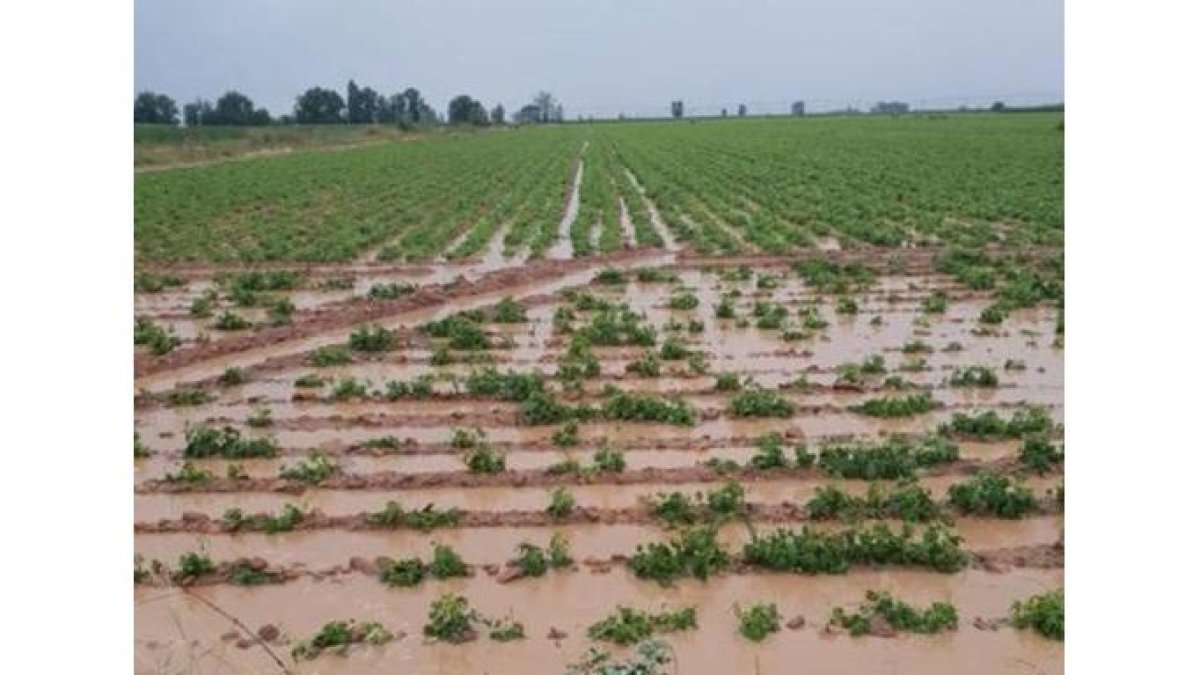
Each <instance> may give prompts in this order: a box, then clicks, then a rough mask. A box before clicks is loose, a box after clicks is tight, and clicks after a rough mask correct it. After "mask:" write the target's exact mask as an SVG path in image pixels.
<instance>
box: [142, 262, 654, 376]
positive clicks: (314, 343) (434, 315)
mask: <svg viewBox="0 0 1200 675" xmlns="http://www.w3.org/2000/svg"><path fill="white" fill-rule="evenodd" d="M672 260H673V257H672V256H670V255H663V256H659V257H644V258H636V259H631V260H624V261H616V262H612V263H609V264H608V265H607V266H610V267H615V268H617V269H630V268H633V267H642V266H646V265H651V266H655V265H662V264H665V263H669V262H671V261H672ZM597 269H598V268H597ZM597 269H591V268H585V269H581V270H579V271H577V272H572V273H568V274H564V275H563V276H561V277H558V278H555V279H553V280H551V281H546V282H541V283H531V284H527V285H519V286H514V287H512V288H508V289H504V290H502V291H490V292H486V293H480V294H478V295H474V296H468V297H465V298H461V299H459V300H457V301H456V303H455V304H454V305H453V306H442V307H431V308H422V309H418V310H413V311H411V312H403V313H401V314H399V315H397V316H395V317H392V318H389V319H384V320H380V321H377V322H375V323H376V324H378V325H380V326H382V327H384V328H388V329H393V330H394V329H396V328H399V327H401V326H414V325H417V324H420V323H423V322H425V321H433V320H437V319H441V318H444V317H445V316H448V315H449V314H451V313H454V312H458V311H462V310H468V309H476V308H480V307H486V306H488V305H492V304H495V303H496V302H499V301H500V300H501V299H502V298H504V297H505V296H512V297H513V298H514V299H516V300H521V299H523V298H525V297H529V296H533V295H539V294H543V293H555V292H558V291H560V290H562V289H565V288H571V287H573V286H579V285H582V284H584V283H587V282H588V281H590V280H591V278H592V277H593V276H595V273H596V271H597ZM350 332H351V329H350V328H340V329H335V330H330V331H327V332H324V333H320V334H318V335H314V336H312V337H307V338H301V339H298V340H292V341H288V342H286V343H282V344H280V345H272V346H269V347H259V348H254V349H249V350H246V351H244V352H240V353H238V354H236V355H231V356H223V357H217V358H213V359H211V360H209V361H205V362H203V363H199V364H195V365H192V366H187V367H183V368H178V369H175V370H171V371H166V372H162V373H157V374H155V375H148V376H145V377H142V378H139V379H138V380H137V381H136V382H135V386H137V387H138V388H139V389H141V388H144V389H147V390H149V391H163V390H165V389H169V388H170V387H172V386H175V385H176V384H177V383H179V382H188V381H196V380H201V379H205V378H207V377H215V376H217V375H220V374H221V373H222V372H224V370H225V369H226V368H229V367H232V366H251V365H254V364H255V363H259V362H262V361H265V360H267V359H270V358H274V357H280V356H287V355H292V354H298V353H304V352H307V351H311V350H313V349H316V348H317V347H321V346H324V345H329V344H341V343H344V342H345V341H346V338H347V336H348V335H349V334H350Z"/></svg>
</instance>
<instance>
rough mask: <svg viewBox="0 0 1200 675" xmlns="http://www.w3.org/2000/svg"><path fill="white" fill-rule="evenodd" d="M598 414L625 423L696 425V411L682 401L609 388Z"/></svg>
mask: <svg viewBox="0 0 1200 675" xmlns="http://www.w3.org/2000/svg"><path fill="white" fill-rule="evenodd" d="M605 396H606V398H607V400H605V402H604V405H603V406H602V407H601V409H600V414H601V416H603V417H604V418H605V419H610V420H621V421H626V422H662V423H666V424H675V425H679V426H692V425H694V424H695V423H696V418H697V417H698V415H697V414H696V409H695V408H693V407H692V406H690V405H688V403H687V402H686V401H683V400H682V399H660V398H655V397H654V396H650V395H648V394H633V393H627V392H623V391H621V390H619V389H616V388H613V387H609V388H606V390H605Z"/></svg>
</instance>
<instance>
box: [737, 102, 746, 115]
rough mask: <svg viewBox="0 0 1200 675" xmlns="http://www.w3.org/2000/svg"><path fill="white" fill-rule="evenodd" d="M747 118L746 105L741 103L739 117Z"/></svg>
mask: <svg viewBox="0 0 1200 675" xmlns="http://www.w3.org/2000/svg"><path fill="white" fill-rule="evenodd" d="M745 116H746V104H745V103H739V104H738V117H745Z"/></svg>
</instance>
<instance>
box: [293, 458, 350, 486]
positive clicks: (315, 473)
mask: <svg viewBox="0 0 1200 675" xmlns="http://www.w3.org/2000/svg"><path fill="white" fill-rule="evenodd" d="M340 471H341V467H339V466H338V465H337V462H334V461H333V460H331V459H329V456H328V455H325V454H324V453H322V452H319V451H317V450H312V451H309V453H308V456H307V457H305V458H304V459H303V460H301V461H300V462H299V463H298V464H296V465H295V466H291V465H286V466H283V467H280V469H279V477H280V478H283V479H285V480H298V481H302V482H305V483H308V484H309V485H316V484H318V483H320V482H321V481H324V480H326V479H327V478H330V477H332V476H334V475H336V474H337V473H339V472H340Z"/></svg>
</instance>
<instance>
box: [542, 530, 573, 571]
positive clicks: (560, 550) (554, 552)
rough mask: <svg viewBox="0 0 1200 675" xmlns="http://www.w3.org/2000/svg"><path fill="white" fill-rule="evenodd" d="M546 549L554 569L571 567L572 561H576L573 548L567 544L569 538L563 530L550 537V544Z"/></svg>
mask: <svg viewBox="0 0 1200 675" xmlns="http://www.w3.org/2000/svg"><path fill="white" fill-rule="evenodd" d="M546 549H547V554H548V555H549V557H550V567H551V568H552V569H556V570H557V569H562V568H564V567H570V566H571V563H573V562H575V561H574V559H572V558H571V549H570V548H569V547H568V546H567V539H566V537H564V536H563V535H562V533H561V532H555V533H554V534H553V535H552V536H551V537H550V545H549V546H547V547H546Z"/></svg>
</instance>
